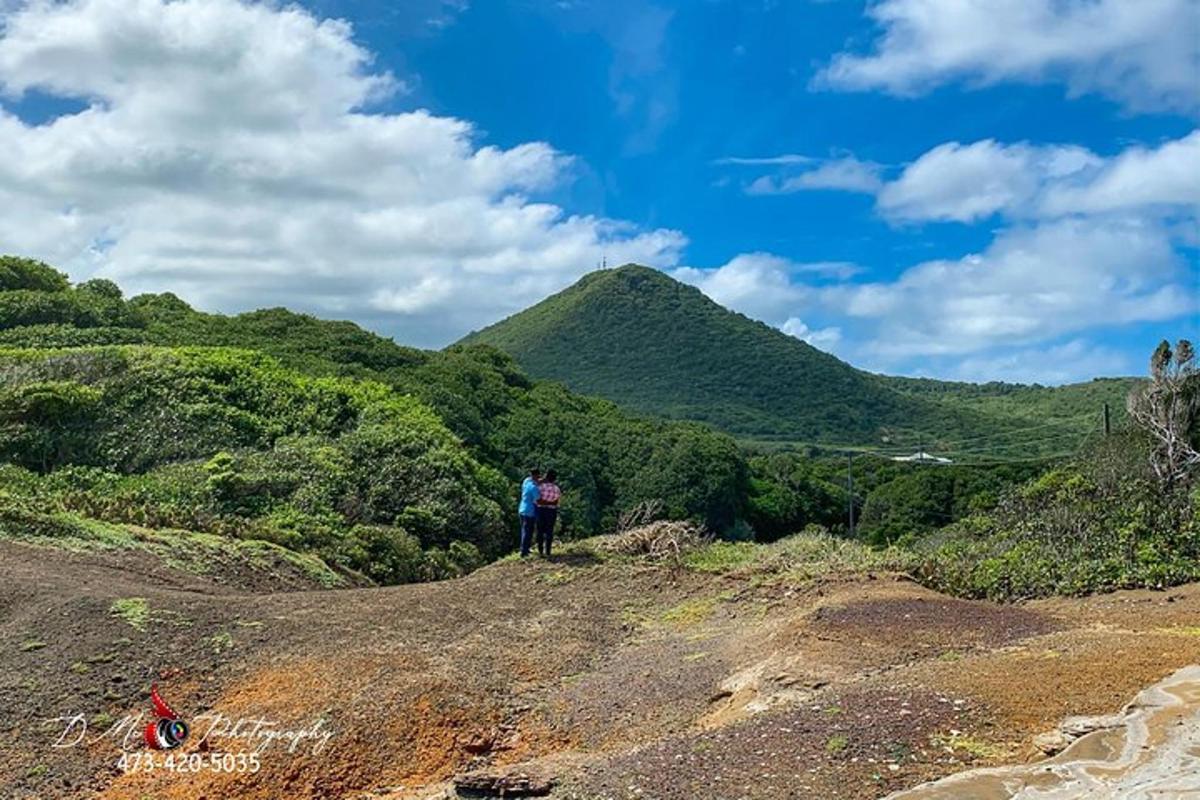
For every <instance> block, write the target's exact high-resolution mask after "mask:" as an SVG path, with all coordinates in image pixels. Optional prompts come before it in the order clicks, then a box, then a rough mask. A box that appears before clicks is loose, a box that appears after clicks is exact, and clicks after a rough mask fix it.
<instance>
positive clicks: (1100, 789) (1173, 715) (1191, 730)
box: [886, 666, 1200, 800]
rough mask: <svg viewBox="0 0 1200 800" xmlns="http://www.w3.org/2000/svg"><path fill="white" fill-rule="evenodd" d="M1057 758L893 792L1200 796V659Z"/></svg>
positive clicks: (1057, 798)
mask: <svg viewBox="0 0 1200 800" xmlns="http://www.w3.org/2000/svg"><path fill="white" fill-rule="evenodd" d="M1066 727H1069V728H1073V729H1075V730H1079V729H1087V728H1091V729H1092V730H1091V731H1090V732H1089V733H1086V734H1084V735H1082V736H1080V737H1079V738H1078V739H1076V740H1075V741H1073V742H1072V743H1071V744H1070V745H1069V746H1068V747H1067V748H1066V749H1064V750H1063V751H1062V752H1061V753H1059V754H1058V755H1056V756H1054V757H1053V758H1050V759H1047V760H1045V761H1039V762H1037V763H1034V764H1022V765H1018V766H1012V767H998V768H991V769H979V770H971V771H969V772H963V773H959V774H957V775H952V776H950V777H948V778H943V779H942V780H939V781H935V782H932V783H927V784H923V785H921V786H917V787H915V788H913V789H909V790H907V791H903V792H897V793H895V794H892V795H889V796H888V798H886V800H1068V798H1069V799H1070V800H1079V798H1088V799H1089V800H1192V799H1193V798H1194V799H1195V800H1200V666H1191V667H1184V668H1183V669H1181V670H1179V671H1177V672H1175V673H1174V674H1172V675H1171V676H1170V677H1168V678H1166V679H1165V680H1163V681H1161V682H1160V683H1157V684H1155V685H1154V686H1151V687H1149V688H1148V689H1145V690H1143V691H1142V692H1141V693H1140V694H1138V696H1137V697H1136V698H1134V700H1133V702H1131V703H1130V704H1129V705H1128V706H1126V707H1125V709H1124V710H1123V711H1122V712H1121V713H1120V714H1116V715H1113V716H1111V717H1102V718H1094V719H1090V720H1072V721H1069V723H1068V725H1067V726H1066Z"/></svg>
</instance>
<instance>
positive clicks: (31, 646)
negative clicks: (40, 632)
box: [21, 639, 46, 653]
mask: <svg viewBox="0 0 1200 800" xmlns="http://www.w3.org/2000/svg"><path fill="white" fill-rule="evenodd" d="M45 646H46V643H45V642H43V641H41V640H40V639H26V640H25V641H23V642H21V652H22V653H30V652H33V651H34V650H41V649H42V648H43V647H45Z"/></svg>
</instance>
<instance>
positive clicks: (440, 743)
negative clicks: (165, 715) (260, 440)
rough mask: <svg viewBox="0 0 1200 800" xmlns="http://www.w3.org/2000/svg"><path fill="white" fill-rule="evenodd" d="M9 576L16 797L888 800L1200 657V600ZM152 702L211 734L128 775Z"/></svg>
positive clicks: (112, 567) (82, 571)
mask: <svg viewBox="0 0 1200 800" xmlns="http://www.w3.org/2000/svg"><path fill="white" fill-rule="evenodd" d="M0 565H2V566H3V569H2V570H0V576H2V578H3V579H2V580H0V712H2V713H0V796H2V797H6V798H7V797H14V798H34V797H37V798H58V797H95V796H99V797H105V798H114V799H116V798H133V799H135V800H138V799H140V798H145V797H152V798H156V799H159V798H162V799H166V798H181V799H182V798H188V799H190V800H198V799H199V798H230V797H238V798H264V799H265V798H279V797H289V798H327V797H328V798H389V799H390V800H413V799H415V798H433V797H454V796H455V795H454V789H453V783H452V779H453V778H454V777H455V776H457V775H462V774H465V773H481V772H482V773H489V774H496V775H503V774H509V775H515V774H524V775H528V776H530V777H532V778H534V779H544V780H547V781H550V782H552V784H553V788H552V796H553V797H557V798H563V799H564V800H565V799H566V798H571V799H578V800H598V799H599V798H614V799H617V798H619V799H620V800H625V798H642V799H643V800H644V799H646V798H663V799H664V800H666V799H668V798H681V799H682V798H687V799H688V800H691V798H698V797H704V798H714V800H721V799H727V800H740V799H741V798H822V799H824V798H877V797H882V796H884V795H886V794H888V793H890V792H893V791H896V790H900V789H904V788H907V787H911V786H914V785H916V784H918V783H921V782H922V781H925V780H928V779H931V778H935V777H939V776H943V775H947V774H950V773H954V772H958V771H960V770H964V769H967V768H971V767H977V766H986V765H994V764H1004V763H1014V762H1021V761H1026V760H1029V759H1032V758H1035V757H1040V752H1039V751H1038V749H1037V748H1036V747H1034V745H1033V737H1034V736H1035V735H1036V734H1039V733H1042V732H1044V731H1047V730H1050V729H1053V728H1055V727H1056V726H1057V725H1058V723H1059V722H1060V720H1062V718H1064V717H1067V716H1071V715H1078V714H1097V713H1112V712H1115V711H1117V710H1118V709H1120V708H1121V707H1122V706H1123V705H1124V704H1125V703H1127V702H1128V701H1129V700H1130V698H1132V697H1133V696H1134V695H1136V694H1137V693H1138V691H1140V690H1141V689H1143V688H1144V687H1146V686H1148V685H1150V684H1153V683H1155V682H1156V681H1158V680H1160V679H1162V678H1163V677H1165V676H1166V675H1168V674H1169V673H1171V672H1173V671H1174V670H1176V669H1178V668H1179V667H1182V666H1185V665H1187V664H1196V663H1200V628H1198V627H1196V626H1197V625H1200V622H1198V621H1200V585H1192V586H1184V587H1178V588H1175V589H1172V590H1170V591H1167V592H1150V591H1135V592H1120V593H1116V594H1112V595H1105V596H1100V597H1094V598H1087V599H1081V600H1053V601H1043V602H1035V603H1028V604H1024V605H1019V606H998V605H993V604H988V603H976V602H968V601H962V600H956V599H952V598H948V597H945V596H942V595H939V594H937V593H935V592H932V591H929V590H927V589H924V588H922V587H920V586H917V585H915V584H913V583H911V582H909V581H907V580H905V579H903V578H901V577H896V576H887V575H878V576H864V577H861V578H857V579H854V580H843V581H834V582H827V583H817V584H813V585H809V586H804V587H797V586H792V587H788V586H783V585H771V584H765V583H764V584H758V583H756V582H753V581H747V580H737V579H734V578H730V577H724V576H714V575H701V574H696V573H690V572H682V571H672V570H670V569H667V568H664V567H652V566H646V565H631V564H612V563H598V562H594V561H591V560H588V559H584V558H575V559H562V560H556V561H551V562H543V561H537V560H535V561H531V562H505V563H500V564H496V565H493V566H490V567H488V568H485V569H483V570H480V571H479V572H477V573H475V574H473V575H471V576H469V577H467V578H463V579H460V580H456V581H449V582H444V583H437V584H424V585H416V586H402V587H392V588H371V589H345V590H321V591H317V590H304V591H277V590H274V589H273V590H271V591H262V589H264V588H270V587H269V584H263V583H262V582H259V581H256V582H250V583H246V582H243V583H241V584H239V583H238V582H237V581H229V580H222V578H221V576H219V575H218V576H208V577H201V576H196V575H191V574H185V573H180V572H177V571H175V570H172V569H171V568H169V567H165V566H162V565H152V566H151V567H147V566H146V565H145V564H144V563H139V564H134V563H132V562H131V563H122V562H121V560H120V558H118V557H117V556H113V555H106V556H103V557H102V556H100V555H97V554H86V553H74V554H72V553H63V552H58V551H49V550H45V549H39V548H35V547H30V546H26V545H21V544H15V543H6V544H0ZM287 585H288V586H294V585H295V584H294V582H293V583H289V584H287ZM276 588H278V587H276ZM152 682H156V683H157V684H158V686H159V689H160V691H161V692H162V693H163V695H164V696H165V697H166V698H167V699H168V700H169V702H170V703H171V704H172V705H173V706H174V707H175V708H176V709H177V710H178V711H179V713H180V714H181V715H182V716H183V718H184V719H185V720H187V721H188V722H189V723H190V724H191V735H190V737H189V738H188V740H187V742H186V743H185V744H184V746H183V747H182V748H181V750H180V751H173V753H172V755H173V756H174V757H177V759H176V763H174V764H170V765H168V763H167V762H166V761H165V759H166V755H167V754H164V753H161V752H160V753H158V754H157V758H158V759H159V762H156V763H157V765H156V766H155V767H154V769H152V770H150V771H147V770H146V769H144V768H141V767H142V766H144V763H143V762H139V765H141V766H139V768H137V769H131V768H130V764H129V760H128V758H127V759H126V763H125V764H124V769H123V768H122V765H121V763H120V758H121V754H122V749H121V747H120V742H119V741H118V740H119V739H120V736H119V735H117V734H119V733H122V732H124V730H125V729H124V728H121V727H120V726H121V725H122V720H124V719H125V718H126V716H127V715H135V714H138V713H139V712H143V711H146V712H148V710H149V699H148V692H149V686H150V684H151V683H152ZM77 715H82V719H84V720H86V721H87V723H88V724H87V734H86V736H85V737H83V739H82V741H79V742H75V740H76V739H78V738H79V737H78V735H77V734H78V733H79V732H80V730H81V728H82V726H81V725H80V722H79V718H78V717H77ZM72 718H74V719H75V722H74V723H73V724H72V726H71V727H70V728H69V729H68V725H67V723H68V721H69V720H71V719H72ZM147 720H148V718H145V719H142V720H140V724H139V726H138V727H136V728H135V731H136V730H140V725H141V724H145V722H146V721H147ZM237 720H241V721H242V725H241V726H240V727H238V728H236V729H235V728H234V727H233V723H234V722H235V721H237ZM255 721H259V722H258V724H257V728H256V727H255V725H254V722H255ZM114 726H116V728H117V730H116V731H113V728H114ZM106 731H107V732H108V733H107V735H106ZM64 732H65V735H64ZM265 732H273V733H272V735H270V736H268V735H266V733H265ZM285 734H286V735H285ZM138 736H140V734H138V735H136V736H134V741H133V744H134V745H136V744H137V743H138V742H139V741H140V739H139V738H138ZM56 743H57V744H58V745H60V746H55V745H56ZM61 745H73V746H61ZM133 751H134V752H137V753H142V754H144V753H145V752H146V751H145V749H144V748H142V747H140V746H135V747H133ZM252 752H256V754H257V756H258V759H259V769H258V770H257V771H253V772H252V771H250V770H249V768H248V767H247V768H246V769H244V770H243V769H241V768H239V766H238V764H237V759H236V758H234V759H232V760H229V759H227V760H226V761H224V762H222V761H221V758H220V757H221V755H222V754H230V755H231V756H237V755H239V754H240V755H242V756H243V757H245V756H247V755H248V754H250V753H252ZM209 758H213V759H215V760H216V762H217V764H218V765H219V768H218V767H214V766H212V764H210V763H209V762H207V761H204V759H209ZM201 762H203V763H201ZM180 764H183V765H184V767H182V768H181V767H180ZM197 765H199V766H197ZM243 766H246V764H245V760H243ZM535 782H536V780H535Z"/></svg>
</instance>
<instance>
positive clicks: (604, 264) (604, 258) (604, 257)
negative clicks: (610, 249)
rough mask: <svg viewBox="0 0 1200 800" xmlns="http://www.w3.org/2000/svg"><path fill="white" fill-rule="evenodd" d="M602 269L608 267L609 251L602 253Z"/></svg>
mask: <svg viewBox="0 0 1200 800" xmlns="http://www.w3.org/2000/svg"><path fill="white" fill-rule="evenodd" d="M600 269H608V253H603V254H601V256H600Z"/></svg>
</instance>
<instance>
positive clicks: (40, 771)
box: [25, 764, 50, 778]
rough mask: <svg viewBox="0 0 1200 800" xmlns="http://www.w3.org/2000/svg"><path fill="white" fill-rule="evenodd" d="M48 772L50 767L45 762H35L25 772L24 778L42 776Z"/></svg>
mask: <svg viewBox="0 0 1200 800" xmlns="http://www.w3.org/2000/svg"><path fill="white" fill-rule="evenodd" d="M49 774H50V767H49V766H47V765H46V764H35V765H33V766H32V767H30V768H29V769H28V770H27V771H26V772H25V777H26V778H44V777H46V776H47V775H49Z"/></svg>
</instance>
